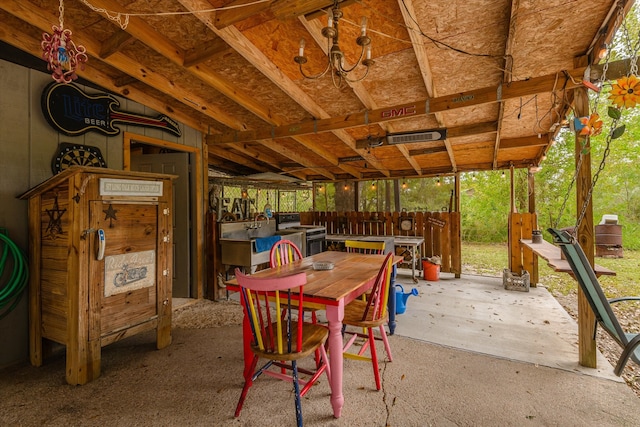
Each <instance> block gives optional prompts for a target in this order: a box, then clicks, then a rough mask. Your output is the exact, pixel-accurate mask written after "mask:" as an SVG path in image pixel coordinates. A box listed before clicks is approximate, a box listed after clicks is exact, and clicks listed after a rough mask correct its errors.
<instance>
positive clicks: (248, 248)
mask: <svg viewBox="0 0 640 427" xmlns="http://www.w3.org/2000/svg"><path fill="white" fill-rule="evenodd" d="M261 222H263V224H262V226H261V227H259V228H247V227H251V225H252V224H254V223H253V222H238V223H220V236H221V237H220V239H219V241H220V253H221V257H222V264H224V265H225V266H226V267H227V268H229V267H232V266H237V267H244V268H245V270H246V271H250V272H251V273H254V272H255V270H256V267H257V266H258V265H260V264H265V263H269V251H263V252H256V239H260V238H263V237H270V236H274V235H276V234H283V235H284V234H286V237H284V238H286V239H288V240H291V241H292V242H294V243H295V244H296V245H297V246H298V247H302V246H301V245H302V232H297V233H281V232H278V233H276V231H275V221H269V223H268V224H267V223H266V221H261Z"/></svg>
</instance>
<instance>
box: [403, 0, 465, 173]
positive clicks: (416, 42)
mask: <svg viewBox="0 0 640 427" xmlns="http://www.w3.org/2000/svg"><path fill="white" fill-rule="evenodd" d="M398 7H399V8H400V12H402V17H403V19H404V25H405V26H406V28H407V33H408V34H409V38H410V39H411V45H412V46H413V52H414V53H415V55H416V60H417V62H418V66H419V67H420V74H421V75H422V81H423V82H424V86H425V88H426V90H427V95H429V97H430V98H435V97H437V96H438V95H437V91H436V88H435V85H434V84H433V72H432V71H431V65H430V62H429V56H428V55H427V49H426V48H425V46H424V38H423V37H422V34H420V32H421V30H420V28H414V27H415V26H416V25H417V24H416V22H415V21H416V20H417V19H416V11H415V8H414V7H413V0H398ZM434 117H435V119H436V121H437V122H438V126H440V127H445V126H446V125H445V122H444V117H443V116H442V114H441V113H435V114H434ZM444 145H445V147H446V149H447V154H448V155H449V162H451V167H452V168H453V169H454V170H455V169H456V159H455V156H454V153H453V147H452V146H451V143H450V142H449V141H448V140H445V142H444Z"/></svg>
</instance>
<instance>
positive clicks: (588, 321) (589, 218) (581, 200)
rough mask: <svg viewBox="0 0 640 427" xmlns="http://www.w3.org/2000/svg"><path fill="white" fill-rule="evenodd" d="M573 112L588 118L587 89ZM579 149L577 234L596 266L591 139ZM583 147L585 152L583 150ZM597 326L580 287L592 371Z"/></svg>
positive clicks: (581, 336)
mask: <svg viewBox="0 0 640 427" xmlns="http://www.w3.org/2000/svg"><path fill="white" fill-rule="evenodd" d="M576 64H584V65H586V58H578V59H576ZM573 93H574V111H575V114H576V116H578V117H586V116H588V115H589V96H588V94H587V89H586V88H584V87H579V88H576V89H574V91H573ZM575 140H576V146H575V157H576V168H577V167H578V166H579V167H580V168H579V169H578V171H577V173H578V176H577V179H576V208H577V211H576V216H577V217H579V216H580V213H581V211H582V209H583V207H584V206H585V204H586V213H585V215H584V218H583V219H582V223H581V224H580V225H579V227H578V230H577V236H578V242H579V243H580V246H582V249H583V250H584V253H585V255H586V256H587V259H588V260H589V262H590V263H591V266H593V265H594V236H593V205H592V203H591V200H587V195H588V193H589V189H590V188H591V153H590V152H589V149H590V146H589V139H588V138H585V137H584V136H581V135H579V133H578V132H576V134H575ZM583 143H584V144H585V145H584V148H585V149H584V150H583ZM583 152H584V153H586V154H582V156H583V157H582V162H580V164H579V165H578V161H579V159H580V155H581V153H583ZM594 326H595V316H594V314H593V312H592V311H591V308H590V307H589V304H588V302H587V299H586V297H585V295H584V294H583V292H582V291H581V289H580V287H578V349H579V362H580V364H581V365H582V366H587V367H590V368H595V367H596V354H597V353H596V342H595V340H594V339H593V334H594Z"/></svg>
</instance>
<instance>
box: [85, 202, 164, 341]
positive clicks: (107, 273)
mask: <svg viewBox="0 0 640 427" xmlns="http://www.w3.org/2000/svg"><path fill="white" fill-rule="evenodd" d="M159 214H160V212H159V206H158V205H157V204H152V203H118V202H115V201H113V202H109V201H105V202H103V201H94V202H91V208H90V222H91V228H93V229H94V230H96V232H95V233H92V235H94V237H93V242H92V244H91V245H90V253H89V254H88V257H89V272H90V273H89V274H90V277H91V284H90V286H91V292H90V298H94V300H93V301H92V303H90V306H91V307H92V311H94V313H92V314H90V316H91V319H92V320H93V322H98V324H99V325H100V326H99V328H91V327H90V330H94V331H97V330H99V331H100V336H105V335H107V334H110V333H111V332H113V331H117V330H120V329H123V328H127V327H131V326H133V325H138V324H140V323H143V322H145V321H147V320H150V319H153V318H155V316H157V314H158V313H157V304H156V303H157V299H158V283H159V282H160V280H162V270H163V266H164V264H165V263H164V256H165V253H164V250H163V249H162V248H163V247H165V246H166V245H163V244H160V243H159V242H162V240H163V237H164V236H161V235H160V234H161V233H162V232H161V231H160V229H159V227H158V219H159ZM101 231H103V232H104V249H103V255H102V259H98V258H99V255H100V254H99V253H100V239H99V236H100V234H101ZM98 301H99V304H98ZM90 322H91V321H90ZM93 325H94V326H95V325H96V323H93Z"/></svg>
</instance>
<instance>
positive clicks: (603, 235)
mask: <svg viewBox="0 0 640 427" xmlns="http://www.w3.org/2000/svg"><path fill="white" fill-rule="evenodd" d="M595 228H596V256H597V257H602V258H622V257H623V256H622V226H621V225H619V224H600V225H596V227H595Z"/></svg>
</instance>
